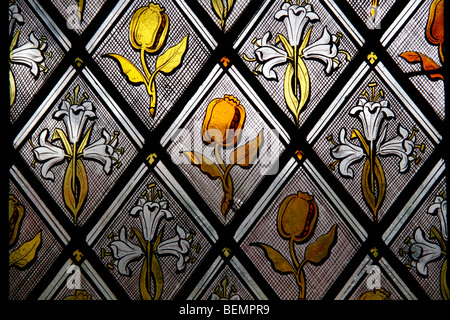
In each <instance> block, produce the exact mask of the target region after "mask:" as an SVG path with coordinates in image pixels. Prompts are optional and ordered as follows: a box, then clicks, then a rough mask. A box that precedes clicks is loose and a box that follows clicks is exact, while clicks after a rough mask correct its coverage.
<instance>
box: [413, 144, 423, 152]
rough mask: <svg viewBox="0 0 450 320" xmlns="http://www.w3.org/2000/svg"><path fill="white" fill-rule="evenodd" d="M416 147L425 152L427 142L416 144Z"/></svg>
mask: <svg viewBox="0 0 450 320" xmlns="http://www.w3.org/2000/svg"><path fill="white" fill-rule="evenodd" d="M414 148H416V149H418V150H419V151H420V152H422V153H423V152H425V143H422V144H420V145H419V144H416V145H415V146H414Z"/></svg>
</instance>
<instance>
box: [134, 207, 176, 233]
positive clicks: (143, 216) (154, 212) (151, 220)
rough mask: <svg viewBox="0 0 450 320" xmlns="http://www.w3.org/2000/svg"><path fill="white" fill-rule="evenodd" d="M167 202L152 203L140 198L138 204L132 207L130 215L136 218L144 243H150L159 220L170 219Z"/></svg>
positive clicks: (170, 214)
mask: <svg viewBox="0 0 450 320" xmlns="http://www.w3.org/2000/svg"><path fill="white" fill-rule="evenodd" d="M168 208H169V206H168V203H167V201H160V202H153V201H148V200H147V199H146V198H140V199H139V201H138V204H137V205H136V206H135V207H133V209H132V210H131V212H130V215H131V216H133V217H136V216H138V217H139V219H140V222H141V226H142V233H143V236H144V239H145V240H146V241H152V240H153V238H154V236H155V234H156V230H157V228H158V226H159V223H160V221H161V219H163V218H165V219H168V220H169V219H172V218H173V216H172V213H171V212H170V211H169V210H168Z"/></svg>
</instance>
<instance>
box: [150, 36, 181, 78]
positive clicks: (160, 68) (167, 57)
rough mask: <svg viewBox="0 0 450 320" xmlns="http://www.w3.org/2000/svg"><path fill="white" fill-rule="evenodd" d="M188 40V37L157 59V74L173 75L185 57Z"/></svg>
mask: <svg viewBox="0 0 450 320" xmlns="http://www.w3.org/2000/svg"><path fill="white" fill-rule="evenodd" d="M187 40H188V36H185V37H184V38H183V39H182V40H181V41H180V42H179V43H178V44H176V45H174V46H173V47H171V48H169V49H167V50H166V51H165V52H164V53H163V54H161V55H160V56H159V57H158V58H157V59H156V70H155V73H157V72H162V73H166V74H167V73H171V72H172V71H173V70H174V69H175V68H176V67H178V66H179V65H180V63H181V60H182V59H183V55H184V53H185V52H186V47H187Z"/></svg>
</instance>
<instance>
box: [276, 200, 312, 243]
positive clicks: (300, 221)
mask: <svg viewBox="0 0 450 320" xmlns="http://www.w3.org/2000/svg"><path fill="white" fill-rule="evenodd" d="M317 215H318V212H317V205H316V203H315V202H314V200H313V197H312V196H310V195H308V194H306V193H302V192H298V193H297V194H291V195H289V196H287V197H286V198H285V199H284V200H283V202H282V203H281V206H280V209H279V210H278V217H277V226H278V232H279V233H280V234H281V236H282V237H283V238H285V239H289V240H290V239H293V240H294V241H295V242H304V241H305V240H307V239H308V238H310V237H311V236H312V234H313V231H314V228H315V225H316V220H317Z"/></svg>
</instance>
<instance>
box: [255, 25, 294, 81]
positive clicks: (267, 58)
mask: <svg viewBox="0 0 450 320" xmlns="http://www.w3.org/2000/svg"><path fill="white" fill-rule="evenodd" d="M271 38H272V35H271V33H270V31H268V32H266V33H265V34H264V36H263V37H262V38H261V39H256V40H255V42H254V47H255V57H256V60H257V61H258V62H259V63H260V66H259V67H258V68H257V70H258V71H259V72H261V73H262V74H263V76H264V77H265V78H266V79H269V80H270V79H273V80H276V81H278V75H277V73H276V72H275V71H274V70H273V68H275V67H276V66H279V65H282V64H284V63H286V62H287V59H288V54H287V53H286V51H285V50H283V49H282V48H279V47H278V46H276V45H275V46H274V45H272V44H270V43H269V41H270V39H271ZM261 66H262V68H261Z"/></svg>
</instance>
